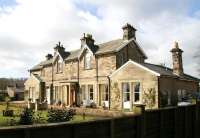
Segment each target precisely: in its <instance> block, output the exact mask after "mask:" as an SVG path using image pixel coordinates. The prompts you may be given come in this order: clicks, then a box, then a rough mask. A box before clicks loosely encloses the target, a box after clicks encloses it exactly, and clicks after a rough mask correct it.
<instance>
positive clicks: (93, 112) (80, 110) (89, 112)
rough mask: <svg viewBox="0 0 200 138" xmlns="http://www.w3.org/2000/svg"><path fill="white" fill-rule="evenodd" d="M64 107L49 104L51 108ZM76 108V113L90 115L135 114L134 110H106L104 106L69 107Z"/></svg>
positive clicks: (118, 115) (116, 115) (119, 115)
mask: <svg viewBox="0 0 200 138" xmlns="http://www.w3.org/2000/svg"><path fill="white" fill-rule="evenodd" d="M51 107H52V108H56V109H62V108H63V107H60V106H49V108H51ZM69 108H71V109H75V110H76V114H80V115H82V114H85V115H89V116H101V117H122V116H131V115H135V113H133V112H121V111H112V110H104V109H102V108H85V107H84V108H83V107H69Z"/></svg>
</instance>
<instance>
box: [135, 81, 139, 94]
mask: <svg viewBox="0 0 200 138" xmlns="http://www.w3.org/2000/svg"><path fill="white" fill-rule="evenodd" d="M135 92H140V83H139V82H137V83H136V85H135Z"/></svg>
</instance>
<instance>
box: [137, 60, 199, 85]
mask: <svg viewBox="0 0 200 138" xmlns="http://www.w3.org/2000/svg"><path fill="white" fill-rule="evenodd" d="M141 65H143V66H145V67H147V68H149V69H150V70H153V71H155V72H157V73H159V74H160V75H164V76H171V77H178V78H180V79H187V80H192V81H194V80H195V81H200V79H198V78H195V77H193V76H190V75H188V74H185V73H184V74H183V75H182V76H177V75H175V74H174V73H173V69H171V68H168V67H164V66H161V65H155V64H150V63H142V64H141Z"/></svg>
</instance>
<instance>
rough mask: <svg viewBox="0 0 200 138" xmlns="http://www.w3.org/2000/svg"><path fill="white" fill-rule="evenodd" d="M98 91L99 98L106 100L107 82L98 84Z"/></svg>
mask: <svg viewBox="0 0 200 138" xmlns="http://www.w3.org/2000/svg"><path fill="white" fill-rule="evenodd" d="M99 91H100V93H101V100H102V101H108V85H107V84H100V85H99Z"/></svg>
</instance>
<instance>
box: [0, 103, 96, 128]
mask: <svg viewBox="0 0 200 138" xmlns="http://www.w3.org/2000/svg"><path fill="white" fill-rule="evenodd" d="M5 108H6V105H0V127H2V126H11V125H19V124H18V122H19V119H20V113H21V112H22V110H23V109H22V108H19V107H13V106H10V107H9V109H11V110H14V117H4V116H3V110H5ZM36 113H40V114H41V117H42V118H43V119H44V120H43V121H40V122H35V123H36V124H38V123H39V124H41V123H45V124H46V123H48V122H47V115H48V112H47V111H38V112H36ZM36 113H35V114H36ZM94 119H97V117H94V116H85V119H83V116H82V115H75V116H74V117H73V119H72V120H70V121H68V123H76V122H84V121H89V120H94Z"/></svg>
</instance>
